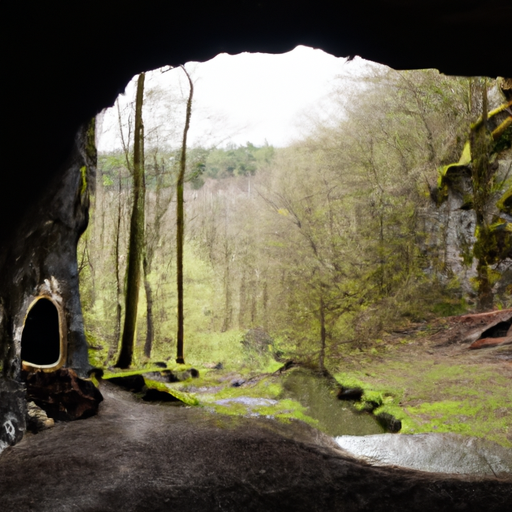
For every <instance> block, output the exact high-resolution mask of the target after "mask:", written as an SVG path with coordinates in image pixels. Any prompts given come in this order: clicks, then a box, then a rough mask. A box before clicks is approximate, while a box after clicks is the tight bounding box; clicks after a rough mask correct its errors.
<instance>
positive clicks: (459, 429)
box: [335, 356, 512, 448]
mask: <svg viewBox="0 0 512 512" xmlns="http://www.w3.org/2000/svg"><path fill="white" fill-rule="evenodd" d="M367 365H368V366H367V367H366V368H365V371H360V370H353V371H344V372H339V373H336V374H335V378H336V380H337V381H338V382H339V383H340V384H342V385H343V386H347V387H355V386H359V387H361V388H362V389H363V390H364V394H363V399H362V404H361V405H360V407H361V408H364V406H365V403H366V402H374V403H376V404H378V408H377V409H375V411H374V412H375V414H378V413H381V412H387V413H389V414H391V415H393V416H394V417H395V418H397V419H400V420H401V421H402V430H401V432H403V433H406V434H409V433H426V432H454V433H458V434H464V435H471V436H476V437H485V438H487V439H490V440H492V441H495V442H497V443H499V444H501V445H502V446H505V447H509V448H512V442H511V441H510V439H509V437H510V434H511V433H512V390H511V387H510V382H509V380H508V379H507V378H506V377H503V376H501V375H497V374H496V370H495V366H493V365H491V364H488V365H486V364H485V363H480V364H479V365H478V366H475V365H472V364H469V363H463V364H455V363H454V364H450V363H439V364H437V363H436V361H435V360H434V359H433V358H428V357H427V356H425V357H418V358H415V359H411V360H410V361H396V360H386V361H377V360H373V361H368V362H367Z"/></svg>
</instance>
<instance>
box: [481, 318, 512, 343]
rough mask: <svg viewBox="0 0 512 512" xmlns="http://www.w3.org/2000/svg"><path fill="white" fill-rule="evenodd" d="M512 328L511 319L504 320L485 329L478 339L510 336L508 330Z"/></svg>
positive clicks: (511, 334)
mask: <svg viewBox="0 0 512 512" xmlns="http://www.w3.org/2000/svg"><path fill="white" fill-rule="evenodd" d="M511 329H512V319H510V320H506V321H504V322H499V323H497V324H496V325H493V326H492V327H490V328H489V329H487V330H486V331H484V332H483V333H482V335H481V336H480V338H479V339H484V338H504V337H505V336H512V332H511V333H510V334H509V332H510V331H511Z"/></svg>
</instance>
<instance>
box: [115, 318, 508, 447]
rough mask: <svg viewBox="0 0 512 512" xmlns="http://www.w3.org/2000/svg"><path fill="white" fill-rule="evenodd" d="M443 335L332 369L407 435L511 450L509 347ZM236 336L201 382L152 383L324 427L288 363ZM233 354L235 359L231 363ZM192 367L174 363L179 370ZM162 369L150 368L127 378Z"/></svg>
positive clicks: (384, 343) (363, 352)
mask: <svg viewBox="0 0 512 512" xmlns="http://www.w3.org/2000/svg"><path fill="white" fill-rule="evenodd" d="M443 329H444V330H446V329H447V325H446V324H445V323H443V321H441V322H438V323H436V324H435V325H432V326H427V327H426V328H425V327H422V328H421V329H417V330H414V329H413V330H412V331H410V332H409V333H406V334H405V335H398V334H395V335H390V336H387V337H385V338H384V339H383V340H378V342H375V343H372V344H369V346H368V348H366V349H365V348H361V349H357V350H350V349H349V350H347V352H346V353H344V354H338V355H337V356H338V357H337V359H336V361H335V364H333V363H332V359H331V364H330V366H329V371H330V372H331V374H332V375H333V376H334V377H335V379H336V380H337V381H338V383H339V384H340V385H343V386H346V387H361V388H363V390H364V394H363V398H362V401H361V403H360V404H356V406H358V407H359V408H360V409H361V410H371V409H373V412H374V413H375V414H379V413H381V412H386V413H389V414H391V415H393V416H394V417H395V418H397V419H400V420H401V421H402V430H401V432H402V433H427V432H454V433H458V434H464V435H471V436H477V437H482V438H487V439H490V440H492V441H495V442H497V443H499V444H501V445H502V446H505V447H509V448H512V386H511V383H512V354H511V353H509V352H512V351H511V348H510V346H509V347H501V348H497V349H490V350H489V349H488V350H476V351H469V350H468V349H467V345H465V346H464V345H457V344H451V345H449V344H446V343H445V344H443V343H440V342H439V336H436V333H439V331H441V334H442V332H443ZM235 338H236V337H233V340H235V341H236V343H235V341H233V343H231V344H230V343H225V344H224V346H223V350H221V347H222V346H221V345H219V346H217V345H215V347H216V352H215V356H216V359H214V358H213V357H212V356H211V355H210V357H209V358H207V359H206V360H207V361H209V363H210V364H209V365H208V364H206V363H205V364H204V365H202V364H201V363H200V361H199V358H197V357H196V358H193V363H194V368H196V369H198V370H199V373H200V377H199V378H190V379H188V380H186V381H184V382H178V383H173V384H163V383H159V382H156V381H153V380H152V379H151V378H150V380H151V382H149V385H150V386H153V387H155V388H157V389H160V388H162V389H163V388H166V389H168V390H170V392H171V394H174V395H175V396H177V397H178V398H180V396H182V397H185V400H183V401H184V402H185V403H187V404H189V405H194V404H198V405H200V406H203V407H206V408H208V409H210V410H212V411H215V412H217V413H220V414H227V415H242V416H267V417H273V418H277V419H281V420H284V421H288V420H290V419H298V420H302V421H305V422H306V423H308V424H310V425H312V426H316V427H317V428H318V427H320V425H319V423H318V420H316V419H315V418H313V415H312V414H311V412H310V411H309V410H308V408H307V407H305V406H304V404H301V403H299V401H297V400H295V399H294V398H293V397H291V396H290V395H289V394H287V393H286V392H285V390H284V388H283V378H282V375H281V374H280V373H279V372H276V371H277V370H278V368H279V367H280V366H281V365H282V363H279V362H276V361H275V360H273V359H272V358H271V357H270V355H267V356H261V355H260V356H255V354H244V353H243V351H242V350H241V348H240V342H239V341H238V339H235ZM231 345H234V346H233V347H232V346H231ZM231 349H233V350H231ZM223 351H224V353H223ZM233 353H235V355H236V361H235V360H231V359H233V357H234V356H233ZM223 355H225V357H222V356H223ZM211 361H220V362H223V363H224V368H223V369H221V370H215V369H212V368H211V367H208V366H211V365H212V363H211ZM189 368H190V365H172V364H170V365H169V369H171V370H174V371H177V372H180V371H185V370H187V369H189ZM160 370H161V368H158V367H155V366H151V364H148V365H145V367H144V368H142V369H139V370H135V371H130V372H122V373H123V374H124V375H130V374H131V375H133V374H134V373H144V372H149V371H160ZM115 375H119V372H118V371H115V372H106V373H105V378H109V376H115ZM239 384H241V385H239ZM180 394H181V395H180ZM178 395H180V396H178ZM246 398H248V399H249V400H245V399H246ZM253 399H254V400H253ZM255 399H263V400H261V401H258V400H255ZM333 399H334V398H333ZM334 400H335V399H334ZM219 402H220V403H219Z"/></svg>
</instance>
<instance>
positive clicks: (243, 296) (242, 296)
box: [238, 268, 247, 329]
mask: <svg viewBox="0 0 512 512" xmlns="http://www.w3.org/2000/svg"><path fill="white" fill-rule="evenodd" d="M238 297H239V304H240V306H239V309H238V328H239V329H244V328H245V305H246V301H247V290H246V271H245V268H244V270H243V272H242V278H241V279H240V292H239V296H238Z"/></svg>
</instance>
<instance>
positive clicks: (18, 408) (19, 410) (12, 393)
mask: <svg viewBox="0 0 512 512" xmlns="http://www.w3.org/2000/svg"><path fill="white" fill-rule="evenodd" d="M26 408H27V403H26V401H25V389H24V387H23V386H22V385H21V384H20V383H18V382H16V381H14V380H12V379H2V378H0V452H2V450H3V449H4V448H7V446H11V445H14V444H16V443H18V442H19V441H21V438H22V437H23V433H24V431H25V427H26V423H25V417H26Z"/></svg>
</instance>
